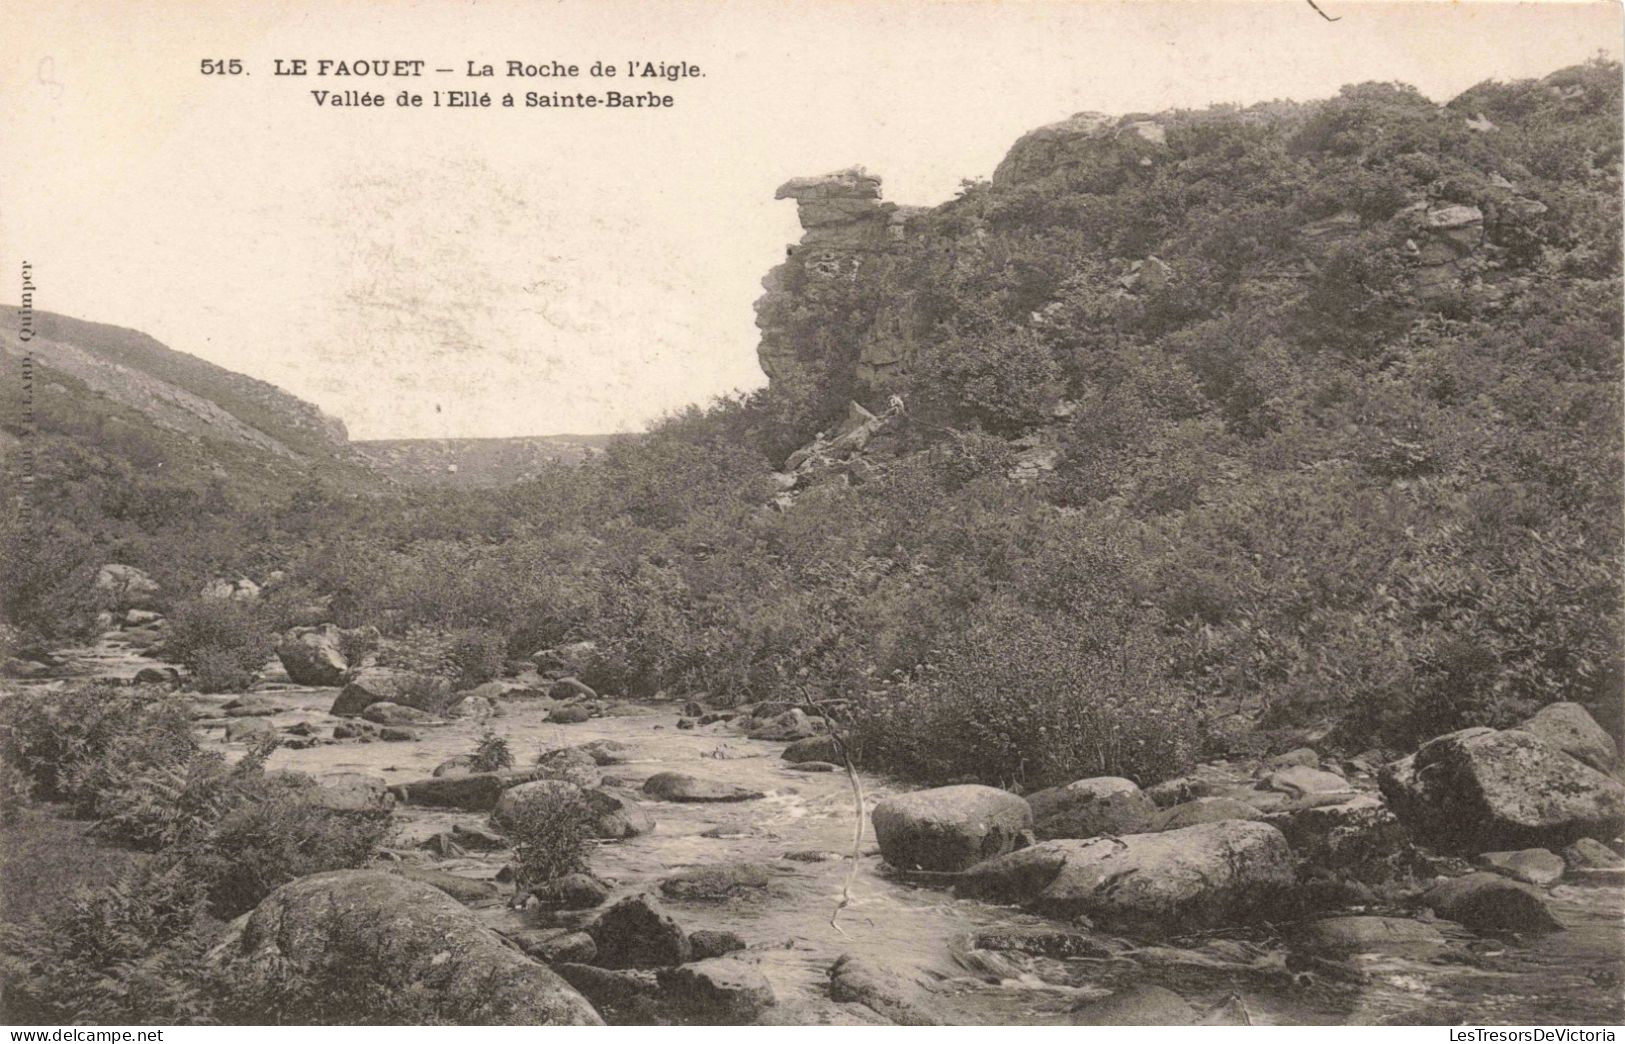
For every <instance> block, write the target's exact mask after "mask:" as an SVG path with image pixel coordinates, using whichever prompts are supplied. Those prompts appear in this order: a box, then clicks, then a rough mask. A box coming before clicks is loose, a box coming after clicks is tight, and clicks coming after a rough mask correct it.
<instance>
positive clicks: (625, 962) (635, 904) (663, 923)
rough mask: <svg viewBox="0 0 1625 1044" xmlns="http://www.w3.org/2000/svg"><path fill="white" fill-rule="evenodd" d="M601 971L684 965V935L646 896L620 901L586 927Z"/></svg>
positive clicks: (687, 948)
mask: <svg viewBox="0 0 1625 1044" xmlns="http://www.w3.org/2000/svg"><path fill="white" fill-rule="evenodd" d="M587 934H589V935H591V936H592V940H593V942H594V943H595V944H597V946H598V963H599V964H601V965H602V966H604V967H605V968H661V967H668V966H670V965H674V964H686V963H687V962H688V960H689V958H690V957H691V956H692V955H693V951H692V949H691V948H690V945H689V941H688V934H687V933H686V932H684V931H683V929H682V927H681V926H679V925H678V923H677V922H676V921H674V920H672V918H671V917H670V916H668V915H667V913H666V911H665V909H664V908H663V907H661V905H660V903H659V901H658V900H657V899H655V898H654V897H653V896H650V895H634V896H629V897H628V898H625V899H622V900H621V901H620V902H618V903H616V904H615V905H614V906H611V907H610V908H609V909H608V910H605V911H604V912H603V913H601V914H599V915H598V918H597V920H595V921H593V922H592V924H590V925H588V927H587Z"/></svg>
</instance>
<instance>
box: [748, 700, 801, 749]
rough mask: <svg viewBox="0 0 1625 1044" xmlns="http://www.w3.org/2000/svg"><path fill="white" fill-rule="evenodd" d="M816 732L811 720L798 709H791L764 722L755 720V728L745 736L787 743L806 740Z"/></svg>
mask: <svg viewBox="0 0 1625 1044" xmlns="http://www.w3.org/2000/svg"><path fill="white" fill-rule="evenodd" d="M817 731H818V727H817V726H816V725H814V724H813V721H812V719H811V718H809V717H807V715H806V714H804V713H802V711H801V710H799V709H798V708H794V707H792V708H791V709H789V710H787V711H785V712H784V713H782V714H779V715H778V716H776V717H773V718H769V719H768V720H766V721H762V720H760V719H756V724H755V726H754V727H753V728H752V729H751V730H750V732H749V733H748V734H747V735H748V736H749V737H750V738H751V739H753V740H765V741H768V742H771V743H788V742H790V741H792V740H801V739H806V738H808V737H809V736H812V735H814V734H815V733H817Z"/></svg>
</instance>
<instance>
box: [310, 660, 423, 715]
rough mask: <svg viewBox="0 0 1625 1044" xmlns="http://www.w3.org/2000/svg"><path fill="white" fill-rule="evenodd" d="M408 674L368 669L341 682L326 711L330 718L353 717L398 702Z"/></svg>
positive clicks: (403, 690) (375, 668)
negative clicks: (375, 706) (373, 706)
mask: <svg viewBox="0 0 1625 1044" xmlns="http://www.w3.org/2000/svg"><path fill="white" fill-rule="evenodd" d="M409 678H410V675H407V674H405V673H403V672H400V671H394V670H391V669H389V668H388V667H368V668H366V669H365V670H362V671H358V672H357V673H356V674H355V675H354V677H352V678H351V679H350V680H349V681H348V682H346V683H345V686H344V688H342V689H340V690H339V694H338V696H337V697H336V698H335V699H334V700H333V707H332V709H331V710H329V711H328V713H329V714H332V715H333V716H334V717H338V718H353V717H356V716H357V715H359V714H360V713H361V712H362V711H364V710H366V709H367V708H368V707H370V706H372V705H373V704H374V703H399V702H401V701H402V700H403V699H404V698H405V692H406V685H407V682H408V679H409Z"/></svg>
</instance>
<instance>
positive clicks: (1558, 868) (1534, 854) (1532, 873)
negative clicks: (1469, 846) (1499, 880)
mask: <svg viewBox="0 0 1625 1044" xmlns="http://www.w3.org/2000/svg"><path fill="white" fill-rule="evenodd" d="M1478 862H1479V865H1480V866H1482V867H1483V868H1484V869H1486V870H1489V871H1490V872H1492V873H1497V874H1505V875H1506V876H1507V877H1510V878H1512V879H1513V880H1514V881H1522V882H1524V883H1525V884H1532V885H1541V886H1545V885H1554V884H1556V883H1557V882H1559V881H1561V880H1562V879H1563V871H1564V869H1566V866H1565V864H1564V862H1563V858H1562V857H1561V856H1559V855H1557V854H1555V853H1553V852H1548V851H1547V850H1546V849H1544V848H1525V849H1522V850H1521V851H1517V852H1485V853H1484V854H1483V855H1481V856H1479V857H1478Z"/></svg>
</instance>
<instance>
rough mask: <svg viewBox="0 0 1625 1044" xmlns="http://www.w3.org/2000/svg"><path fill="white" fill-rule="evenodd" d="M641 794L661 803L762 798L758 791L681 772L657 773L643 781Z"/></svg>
mask: <svg viewBox="0 0 1625 1044" xmlns="http://www.w3.org/2000/svg"><path fill="white" fill-rule="evenodd" d="M643 792H644V793H645V794H647V795H649V796H650V797H652V798H658V799H659V800H661V801H679V802H684V803H696V804H697V803H704V802H713V801H716V802H727V801H751V800H754V799H755V798H759V797H762V796H763V795H762V792H761V791H760V790H747V789H746V788H744V787H737V786H734V785H733V784H732V783H718V782H715V781H713V780H709V779H699V778H697V777H695V776H689V775H684V774H683V773H681V772H657V773H655V774H654V775H652V776H650V777H649V778H648V779H646V780H644V783H643Z"/></svg>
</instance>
